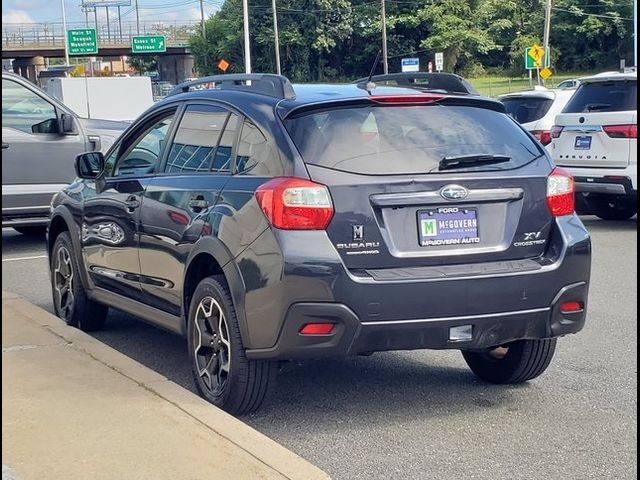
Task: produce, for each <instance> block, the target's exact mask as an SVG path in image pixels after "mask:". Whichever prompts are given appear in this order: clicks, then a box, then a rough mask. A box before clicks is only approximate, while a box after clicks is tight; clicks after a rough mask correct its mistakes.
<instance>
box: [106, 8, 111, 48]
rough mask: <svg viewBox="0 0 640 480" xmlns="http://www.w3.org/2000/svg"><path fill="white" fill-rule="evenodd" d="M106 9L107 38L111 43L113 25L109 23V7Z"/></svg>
mask: <svg viewBox="0 0 640 480" xmlns="http://www.w3.org/2000/svg"><path fill="white" fill-rule="evenodd" d="M104 9H105V11H106V12H107V39H108V40H109V43H111V25H110V24H109V7H104Z"/></svg>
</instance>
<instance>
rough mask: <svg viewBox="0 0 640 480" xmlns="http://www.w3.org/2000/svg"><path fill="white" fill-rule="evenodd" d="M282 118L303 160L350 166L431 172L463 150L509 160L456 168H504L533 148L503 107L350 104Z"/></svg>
mask: <svg viewBox="0 0 640 480" xmlns="http://www.w3.org/2000/svg"><path fill="white" fill-rule="evenodd" d="M285 125H286V127H287V130H288V131H289V134H290V135H291V138H292V139H293V141H294V143H295V144H296V146H297V147H298V151H299V152H300V154H301V155H302V158H303V159H304V161H305V163H308V164H312V165H319V166H322V167H325V168H331V169H334V170H341V171H346V172H352V173H362V174H371V175H394V174H416V173H430V172H432V171H433V172H434V173H435V172H437V171H438V165H439V162H440V160H442V159H443V158H444V157H457V156H464V155H502V156H508V157H510V158H511V160H509V161H508V162H504V163H493V164H486V165H476V166H467V167H465V168H463V169H458V170H457V171H459V170H464V171H470V170H473V171H478V170H483V171H486V170H506V169H511V168H518V167H520V166H522V165H524V164H526V163H528V162H530V161H531V160H533V159H534V158H536V157H538V156H540V150H538V148H537V146H536V144H535V143H534V142H533V140H531V138H530V137H529V136H528V135H527V134H526V133H525V132H524V131H523V130H522V129H521V128H520V127H519V126H518V125H517V124H516V123H515V122H514V121H513V120H512V119H510V118H509V117H508V116H507V115H505V114H503V113H499V112H495V111H493V110H486V109H483V108H475V107H462V106H444V105H425V106H402V107H400V106H362V107H350V108H340V109H333V110H324V111H314V112H312V113H309V114H306V115H301V116H298V117H294V118H291V119H288V120H286V121H285Z"/></svg>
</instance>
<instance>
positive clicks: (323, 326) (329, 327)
mask: <svg viewBox="0 0 640 480" xmlns="http://www.w3.org/2000/svg"><path fill="white" fill-rule="evenodd" d="M334 325H335V323H307V324H306V325H305V326H304V327H302V328H301V329H300V335H329V334H330V333H331V332H332V331H333V327H334Z"/></svg>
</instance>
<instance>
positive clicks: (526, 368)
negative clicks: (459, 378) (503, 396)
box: [462, 338, 556, 384]
mask: <svg viewBox="0 0 640 480" xmlns="http://www.w3.org/2000/svg"><path fill="white" fill-rule="evenodd" d="M555 351H556V339H555V338H549V339H542V340H519V341H516V342H512V343H509V344H507V345H504V346H501V347H496V348H493V349H488V350H484V351H477V350H466V351H463V352H462V356H463V357H464V359H465V361H466V362H467V365H469V368H470V369H471V371H472V372H473V373H475V374H476V375H477V376H478V377H479V378H481V379H482V380H485V381H487V382H491V383H500V384H504V383H522V382H526V381H528V380H531V379H533V378H536V377H537V376H538V375H540V374H542V372H544V371H545V370H546V369H547V367H548V366H549V364H550V363H551V359H552V358H553V354H554V353H555Z"/></svg>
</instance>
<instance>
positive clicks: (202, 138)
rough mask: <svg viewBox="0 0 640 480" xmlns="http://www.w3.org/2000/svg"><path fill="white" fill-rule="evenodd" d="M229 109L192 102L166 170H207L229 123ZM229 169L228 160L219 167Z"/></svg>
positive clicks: (171, 171) (179, 126) (188, 171)
mask: <svg viewBox="0 0 640 480" xmlns="http://www.w3.org/2000/svg"><path fill="white" fill-rule="evenodd" d="M230 115H232V114H231V113H230V112H229V111H227V110H225V109H224V108H222V107H217V106H213V105H189V106H188V107H187V109H186V110H185V112H184V115H183V116H182V119H181V120H180V124H179V125H178V129H177V130H176V135H175V137H174V139H173V143H172V144H171V150H169V157H168V159H167V164H166V166H165V168H164V171H165V172H166V173H195V172H208V171H209V169H210V168H211V165H212V163H214V162H213V159H214V158H215V157H216V153H217V149H218V148H219V143H220V138H221V136H224V135H222V132H223V130H224V129H225V126H226V125H227V124H228V120H229V116H230ZM225 169H226V170H229V162H228V161H227V162H226V163H225V164H221V165H219V166H218V168H216V170H225Z"/></svg>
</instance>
